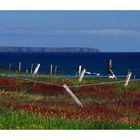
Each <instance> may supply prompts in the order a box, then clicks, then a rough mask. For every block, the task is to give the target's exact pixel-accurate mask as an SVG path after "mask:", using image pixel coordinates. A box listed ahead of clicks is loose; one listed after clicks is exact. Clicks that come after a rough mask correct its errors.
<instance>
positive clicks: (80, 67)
mask: <svg viewBox="0 0 140 140" xmlns="http://www.w3.org/2000/svg"><path fill="white" fill-rule="evenodd" d="M81 69H82V66H81V65H79V69H78V74H79V75H80V73H81Z"/></svg>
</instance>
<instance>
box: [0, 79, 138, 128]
mask: <svg viewBox="0 0 140 140" xmlns="http://www.w3.org/2000/svg"><path fill="white" fill-rule="evenodd" d="M94 82H95V81H94ZM71 83H72V82H71ZM136 84H137V85H138V84H139V83H136ZM69 85H70V84H69ZM131 86H133V84H132V85H130V86H129V87H128V88H124V87H123V85H120V84H118V85H96V86H85V87H84V86H83V87H82V86H81V87H71V88H70V89H71V90H72V91H73V93H74V94H75V95H76V96H77V98H78V99H79V100H80V101H81V103H82V104H83V106H84V107H83V108H81V107H79V106H78V105H77V104H76V103H75V102H74V100H73V99H72V98H71V97H70V95H69V94H68V93H67V92H66V91H65V89H64V88H63V87H60V86H55V85H49V84H48V85H47V84H45V83H36V82H35V83H34V82H29V81H25V80H17V79H14V78H7V77H4V78H0V89H1V90H4V91H5V92H3V94H0V100H1V101H0V107H1V108H7V109H16V110H22V111H25V112H28V111H30V112H34V113H37V114H41V115H43V116H47V117H48V116H52V117H59V118H63V119H70V120H74V121H91V120H101V121H114V122H119V123H127V124H137V125H138V124H139V125H140V114H139V111H140V90H139V88H138V87H137V86H135V88H132V87H131ZM7 91H8V92H7ZM14 91H15V92H16V93H14ZM21 92H23V94H22V96H23V95H24V96H23V97H24V98H20V96H21ZM30 96H32V97H34V98H35V99H34V98H30ZM38 96H39V97H40V96H41V97H40V98H39V99H38ZM13 98H14V100H12V99H13Z"/></svg>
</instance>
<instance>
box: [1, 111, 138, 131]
mask: <svg viewBox="0 0 140 140" xmlns="http://www.w3.org/2000/svg"><path fill="white" fill-rule="evenodd" d="M0 129H140V125H139V126H138V125H129V124H120V123H116V122H107V121H104V122H102V121H90V122H79V121H71V120H65V119H61V118H53V117H44V116H40V115H37V114H34V113H31V112H22V111H16V110H8V109H0Z"/></svg>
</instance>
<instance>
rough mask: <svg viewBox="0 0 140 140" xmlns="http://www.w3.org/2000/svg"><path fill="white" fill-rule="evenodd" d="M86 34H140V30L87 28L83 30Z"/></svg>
mask: <svg viewBox="0 0 140 140" xmlns="http://www.w3.org/2000/svg"><path fill="white" fill-rule="evenodd" d="M82 32H83V33H85V34H98V35H137V34H139V35H140V32H137V31H135V30H124V29H99V30H85V31H82Z"/></svg>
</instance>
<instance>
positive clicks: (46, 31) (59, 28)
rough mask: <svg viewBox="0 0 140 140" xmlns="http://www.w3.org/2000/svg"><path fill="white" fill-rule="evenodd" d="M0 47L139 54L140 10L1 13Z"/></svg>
mask: <svg viewBox="0 0 140 140" xmlns="http://www.w3.org/2000/svg"><path fill="white" fill-rule="evenodd" d="M0 46H9V47H12V46H17V47H18V46H19V47H90V48H91V47H93V48H97V49H98V50H99V51H101V52H140V11H0Z"/></svg>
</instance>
